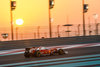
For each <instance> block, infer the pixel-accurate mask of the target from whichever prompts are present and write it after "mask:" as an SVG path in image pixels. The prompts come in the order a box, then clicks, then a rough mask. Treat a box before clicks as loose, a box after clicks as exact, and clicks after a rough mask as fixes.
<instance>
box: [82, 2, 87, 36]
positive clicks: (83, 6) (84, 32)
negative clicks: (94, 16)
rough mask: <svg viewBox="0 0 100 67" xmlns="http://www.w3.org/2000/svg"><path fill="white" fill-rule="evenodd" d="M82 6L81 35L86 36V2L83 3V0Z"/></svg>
mask: <svg viewBox="0 0 100 67" xmlns="http://www.w3.org/2000/svg"><path fill="white" fill-rule="evenodd" d="M82 8H83V12H82V13H83V36H86V30H85V13H86V12H87V11H88V4H84V0H82Z"/></svg>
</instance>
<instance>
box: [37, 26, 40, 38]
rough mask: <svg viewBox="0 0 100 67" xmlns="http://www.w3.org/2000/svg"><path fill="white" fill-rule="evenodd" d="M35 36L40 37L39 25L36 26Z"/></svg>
mask: <svg viewBox="0 0 100 67" xmlns="http://www.w3.org/2000/svg"><path fill="white" fill-rule="evenodd" d="M37 36H38V38H40V26H38V27H37Z"/></svg>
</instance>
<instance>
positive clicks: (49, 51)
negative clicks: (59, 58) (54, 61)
mask: <svg viewBox="0 0 100 67" xmlns="http://www.w3.org/2000/svg"><path fill="white" fill-rule="evenodd" d="M55 54H58V55H63V54H65V52H64V50H63V49H60V48H46V47H32V48H26V49H25V52H24V56H25V57H26V58H28V57H40V56H47V55H55Z"/></svg>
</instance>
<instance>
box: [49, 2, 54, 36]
mask: <svg viewBox="0 0 100 67" xmlns="http://www.w3.org/2000/svg"><path fill="white" fill-rule="evenodd" d="M53 7H54V0H49V36H50V38H52V26H51V13H50V10H51V9H52V8H53Z"/></svg>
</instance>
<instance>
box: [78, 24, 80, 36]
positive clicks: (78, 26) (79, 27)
mask: <svg viewBox="0 0 100 67" xmlns="http://www.w3.org/2000/svg"><path fill="white" fill-rule="evenodd" d="M77 28H78V36H80V24H78V26H77Z"/></svg>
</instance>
